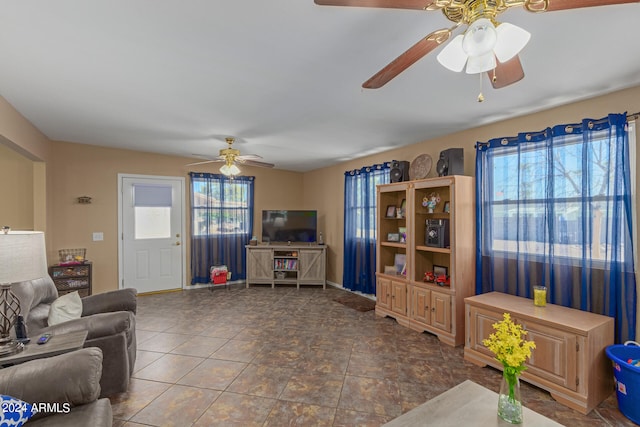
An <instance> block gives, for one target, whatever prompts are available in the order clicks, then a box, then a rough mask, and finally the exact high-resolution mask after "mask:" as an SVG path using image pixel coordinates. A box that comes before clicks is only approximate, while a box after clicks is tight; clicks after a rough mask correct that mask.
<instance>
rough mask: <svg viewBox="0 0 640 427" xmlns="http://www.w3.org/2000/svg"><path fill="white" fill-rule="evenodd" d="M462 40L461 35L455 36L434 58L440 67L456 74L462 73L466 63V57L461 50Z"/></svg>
mask: <svg viewBox="0 0 640 427" xmlns="http://www.w3.org/2000/svg"><path fill="white" fill-rule="evenodd" d="M463 38H464V36H463V35H462V34H459V35H457V36H455V37H454V38H453V40H451V41H450V42H449V43H447V45H446V46H445V47H444V49H442V50H441V51H440V53H439V54H438V56H437V57H436V59H437V60H438V62H439V63H440V65H442V66H443V67H445V68H447V69H449V70H451V71H455V72H456V73H459V72H460V71H462V70H463V69H464V65H465V64H466V63H467V58H468V56H467V54H466V53H465V52H464V50H463V49H462V39H463Z"/></svg>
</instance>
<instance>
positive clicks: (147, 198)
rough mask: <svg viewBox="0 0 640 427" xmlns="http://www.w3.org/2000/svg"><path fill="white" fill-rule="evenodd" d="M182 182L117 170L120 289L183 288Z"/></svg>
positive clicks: (183, 201)
mask: <svg viewBox="0 0 640 427" xmlns="http://www.w3.org/2000/svg"><path fill="white" fill-rule="evenodd" d="M184 186H185V180H184V178H182V177H165V176H147V175H125V174H118V195H119V197H118V234H119V236H120V239H119V247H118V264H119V268H118V271H119V283H120V288H135V289H136V290H137V291H138V292H139V293H149V292H161V291H167V290H173V289H182V288H183V287H184V283H185V271H186V265H185V262H186V261H185V260H186V252H185V245H184V237H183V236H184V232H185V224H184V206H185V198H184Z"/></svg>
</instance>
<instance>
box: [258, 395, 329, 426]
mask: <svg viewBox="0 0 640 427" xmlns="http://www.w3.org/2000/svg"><path fill="white" fill-rule="evenodd" d="M335 412H336V410H335V409H334V408H324V407H322V406H316V405H307V404H304V403H297V402H287V401H277V402H276V404H275V406H274V407H273V409H272V410H271V413H270V414H269V417H267V420H266V422H265V423H264V426H265V427H282V426H291V427H294V426H295V427H307V426H313V427H324V426H327V427H330V426H332V425H333V419H334V417H335Z"/></svg>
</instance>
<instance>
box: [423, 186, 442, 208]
mask: <svg viewBox="0 0 640 427" xmlns="http://www.w3.org/2000/svg"><path fill="white" fill-rule="evenodd" d="M438 203H440V195H439V194H438V193H436V192H435V191H434V192H433V193H431V194H429V196H428V197H425V198H423V199H422V206H424V207H425V208H427V209H428V210H429V213H433V211H434V210H435V208H436V206H437V205H438Z"/></svg>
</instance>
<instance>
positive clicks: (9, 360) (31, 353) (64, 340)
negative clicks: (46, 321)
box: [0, 331, 87, 366]
mask: <svg viewBox="0 0 640 427" xmlns="http://www.w3.org/2000/svg"><path fill="white" fill-rule="evenodd" d="M39 337H40V336H39V335H38V336H35V337H32V338H31V342H30V343H29V344H26V345H25V346H24V350H22V351H21V352H20V353H16V354H11V355H9V356H4V357H0V365H2V366H6V365H15V364H18V363H23V362H26V361H28V360H34V359H41V358H43V357H51V356H56V355H58V354H62V353H68V352H70V351H73V350H78V349H81V348H82V346H83V345H84V341H85V340H86V339H87V331H77V332H70V333H68V334H59V335H52V336H51V338H50V339H49V341H48V342H47V343H46V344H41V345H39V344H36V341H37V340H38V338H39Z"/></svg>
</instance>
